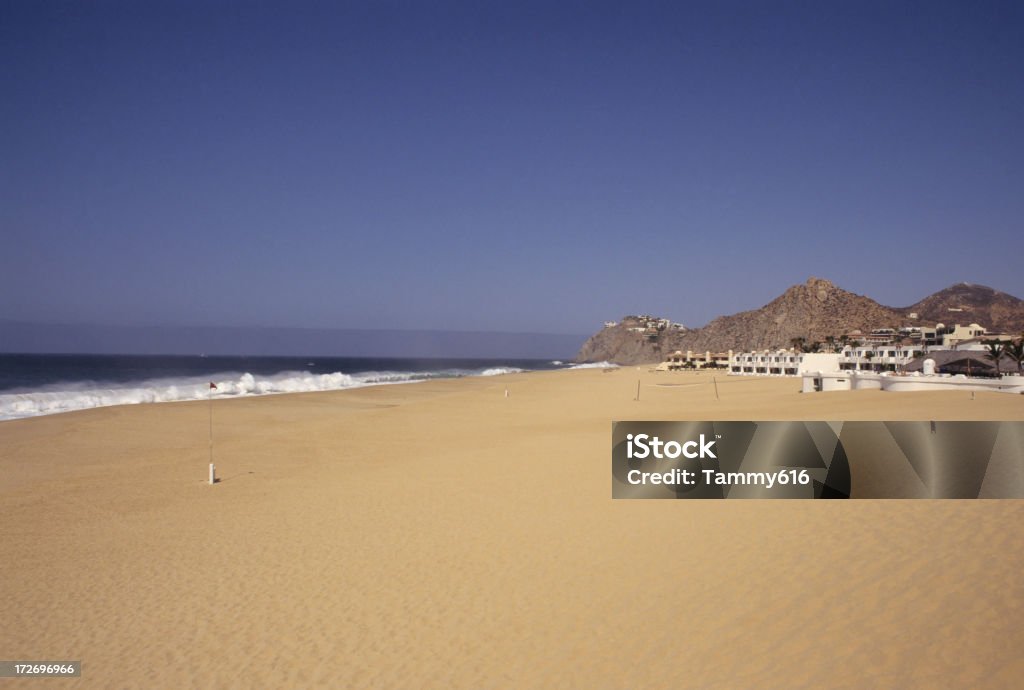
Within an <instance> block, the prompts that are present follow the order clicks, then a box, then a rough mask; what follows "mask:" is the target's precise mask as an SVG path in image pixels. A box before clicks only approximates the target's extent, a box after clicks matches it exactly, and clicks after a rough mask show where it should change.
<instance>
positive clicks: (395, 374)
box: [0, 367, 523, 420]
mask: <svg viewBox="0 0 1024 690" xmlns="http://www.w3.org/2000/svg"><path fill="white" fill-rule="evenodd" d="M520 371H523V370H522V369H517V368H515V367H494V368H489V369H482V370H478V369H447V370H443V371H418V372H405V371H370V372H361V373H358V374H344V373H341V372H338V371H336V372H333V373H330V374H313V373H310V372H304V371H287V372H281V373H278V374H272V375H253V374H250V373H238V372H226V373H223V374H216V375H214V376H212V377H211V378H210V379H203V380H197V379H196V378H195V377H190V378H187V379H151V380H146V381H139V382H135V383H126V384H111V383H98V382H88V381H86V382H79V383H70V384H68V383H65V384H52V385H49V386H46V387H45V388H43V389H41V390H32V391H8V392H6V393H0V420H6V419H19V418H22V417H35V416H39V415H47V414H58V413H61V412H72V411H74V410H85V409H89V408H92V407H109V406H111V405H139V404H143V403H159V402H175V401H183V400H206V399H207V398H208V397H210V398H213V399H220V398H230V397H240V396H250V395H273V394H276V393H304V392H311V391H331V390H342V389H345V388H357V387H361V386H373V385H384V384H398V383H414V382H417V381H425V380H429V379H438V378H459V377H462V376H498V375H501V374H511V373H516V372H520ZM210 381H212V382H213V383H214V385H216V386H217V388H216V389H215V390H211V389H210V386H209V384H210Z"/></svg>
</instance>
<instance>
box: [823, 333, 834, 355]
mask: <svg viewBox="0 0 1024 690" xmlns="http://www.w3.org/2000/svg"><path fill="white" fill-rule="evenodd" d="M825 343H826V344H827V345H828V351H829V352H835V350H836V337H835V336H834V335H826V336H825Z"/></svg>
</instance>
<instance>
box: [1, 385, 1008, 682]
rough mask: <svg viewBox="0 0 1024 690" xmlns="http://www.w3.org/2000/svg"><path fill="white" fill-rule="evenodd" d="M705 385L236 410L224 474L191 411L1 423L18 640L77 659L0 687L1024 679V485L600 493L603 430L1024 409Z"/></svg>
mask: <svg viewBox="0 0 1024 690" xmlns="http://www.w3.org/2000/svg"><path fill="white" fill-rule="evenodd" d="M638 380H639V381H640V400H639V401H637V400H634V397H635V395H636V390H637V381H638ZM717 381H718V389H719V397H720V399H718V400H716V397H715V391H714V387H713V386H712V385H711V374H709V373H703V374H693V373H680V374H668V373H660V374H656V373H652V372H649V371H648V370H647V368H641V369H638V368H633V367H629V368H623V369H620V370H616V371H613V372H611V373H603V372H602V371H601V370H598V369H590V370H576V371H559V372H536V373H527V374H515V375H507V376H497V377H487V378H473V379H469V378H466V379H458V380H444V381H431V382H426V383H420V384H415V385H398V386H379V387H373V388H363V389H356V390H348V391H341V392H335V393H311V394H296V395H280V396H268V397H260V398H255V397H254V398H240V399H234V400H218V401H216V402H215V403H214V429H215V451H214V452H215V458H214V459H215V462H216V464H217V467H218V473H219V475H220V476H221V477H222V481H221V482H220V483H219V484H217V485H216V486H209V485H208V484H207V483H206V481H205V478H206V472H207V463H208V448H207V433H208V414H209V411H208V406H207V404H206V403H205V402H189V403H167V404H151V405H136V406H124V407H113V408H103V409H93V410H87V411H82V412H74V413H68V414H63V415H55V416H49V417H37V418H31V419H23V420H16V421H8V422H0V525H2V526H3V527H2V529H3V542H4V555H3V557H2V559H0V590H2V592H3V593H4V596H3V597H2V598H0V620H2V621H3V624H2V625H0V658H5V659H53V660H57V659H68V660H71V659H74V660H81V661H82V662H83V672H82V676H81V678H77V679H59V680H31V681H29V680H23V681H15V680H10V679H6V680H0V686H3V687H6V686H8V685H10V686H11V687H21V686H26V687H27V686H29V685H31V686H32V687H48V686H53V687H58V686H59V687H163V688H180V687H209V688H212V687H224V688H230V687H239V688H249V687H349V688H365V687H370V688H418V687H423V688H435V687H436V688H440V687H459V688H490V687H508V688H641V687H671V688H746V687H758V688H765V687H766V688H817V687H829V688H862V687H872V688H874V687H893V688H896V687H899V688H1009V687H1018V686H1020V685H1021V684H1024V656H1022V654H1021V650H1022V649H1024V625H1021V623H1020V621H1021V620H1022V619H1024V577H1022V573H1024V549H1021V539H1022V537H1024V501H1022V500H1004V501H986V500H978V501H955V500H945V501H930V500H916V501H911V500H905V501H868V500H863V501H845V502H844V501H835V502H829V501H817V502H815V501H613V500H612V499H611V488H610V487H611V477H610V444H609V440H610V433H611V422H612V421H613V420H645V419H666V420H673V419H678V420H685V419H717V420H729V419H736V420H748V419H749V420H770V419H780V420H784V419H807V420H811V419H823V420H872V419H885V420H901V419H906V420H913V419H922V420H929V419H932V420H935V419H939V420H989V419H1005V420H1024V396H1011V395H1004V394H997V393H978V394H977V395H976V396H974V399H973V400H972V399H971V395H970V394H965V393H958V392H929V393H902V394H896V393H882V392H880V391H853V392H845V393H825V394H817V395H813V394H812V395H802V394H800V393H798V390H799V388H800V381H799V380H798V379H756V378H747V377H735V378H729V377H726V376H722V375H719V376H718V377H717ZM506 389H507V390H508V392H509V395H508V396H507V397H506V395H505V390H506Z"/></svg>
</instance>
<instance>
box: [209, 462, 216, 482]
mask: <svg viewBox="0 0 1024 690" xmlns="http://www.w3.org/2000/svg"><path fill="white" fill-rule="evenodd" d="M210 483H211V484H216V483H217V468H216V467H214V465H213V463H212V462H211V463H210Z"/></svg>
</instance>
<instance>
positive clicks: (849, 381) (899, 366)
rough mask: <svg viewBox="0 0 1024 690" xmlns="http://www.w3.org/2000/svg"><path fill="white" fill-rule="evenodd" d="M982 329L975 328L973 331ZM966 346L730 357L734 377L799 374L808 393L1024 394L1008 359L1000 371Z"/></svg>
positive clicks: (876, 346)
mask: <svg viewBox="0 0 1024 690" xmlns="http://www.w3.org/2000/svg"><path fill="white" fill-rule="evenodd" d="M978 328H980V327H979V326H976V325H972V328H971V329H970V330H977V329H978ZM964 330H965V331H966V330H967V329H964ZM982 330H983V329H982ZM965 335H966V333H965ZM975 337H976V336H975ZM961 342H962V344H963V345H964V346H965V347H963V348H962V349H960V350H957V349H953V350H950V349H939V348H926V347H924V346H923V345H922V344H915V345H896V344H892V343H889V344H880V343H879V344H874V345H859V346H855V347H850V346H847V347H845V348H843V349H842V350H841V351H840V352H835V353H822V352H810V353H807V352H796V351H795V350H761V351H756V352H740V353H735V354H730V357H729V374H730V375H733V376H800V377H801V378H802V379H803V385H802V391H803V392H804V393H814V392H823V391H838V390H864V389H875V390H885V391H907V390H969V391H1000V392H1008V393H1024V376H1021V375H1020V374H1019V370H1018V368H1017V365H1016V363H1015V362H1013V361H1012V360H1010V359H1009V358H1008V357H1006V356H1004V357H1003V358H1002V359H1001V360H1000V362H999V368H998V372H997V370H996V363H995V362H992V361H991V360H990V359H986V355H985V353H984V352H981V351H979V350H980V349H981V348H980V347H978V346H977V345H975V343H973V342H969V341H961ZM975 342H976V341H975ZM972 346H973V347H972ZM972 365H973V372H972V369H971V367H972ZM964 372H966V373H964ZM972 374H973V375H972Z"/></svg>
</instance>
